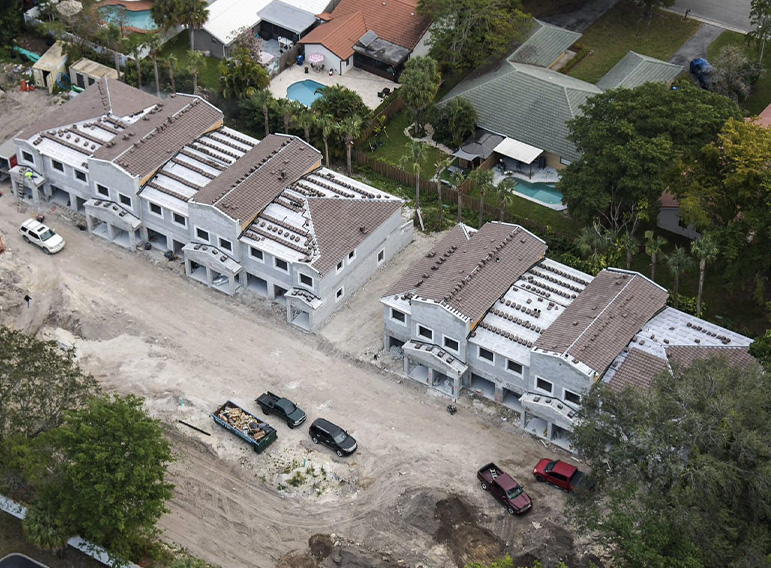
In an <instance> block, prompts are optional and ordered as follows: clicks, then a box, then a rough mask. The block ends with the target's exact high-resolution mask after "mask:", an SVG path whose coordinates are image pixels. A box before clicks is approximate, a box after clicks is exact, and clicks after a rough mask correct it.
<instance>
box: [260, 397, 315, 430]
mask: <svg viewBox="0 0 771 568" xmlns="http://www.w3.org/2000/svg"><path fill="white" fill-rule="evenodd" d="M257 404H259V405H260V407H261V408H262V411H263V412H264V413H265V414H276V415H278V416H280V417H281V418H283V419H284V420H286V425H287V426H289V427H290V428H294V427H295V426H299V425H300V424H302V423H303V422H305V419H306V418H307V416H306V415H305V412H304V411H303V410H300V409H299V408H297V406H296V405H295V403H294V402H292V401H291V400H289V399H288V398H282V397H280V396H278V395H275V394H273V393H272V392H270V391H268V392H266V393H265V394H261V395H260V396H259V398H257Z"/></svg>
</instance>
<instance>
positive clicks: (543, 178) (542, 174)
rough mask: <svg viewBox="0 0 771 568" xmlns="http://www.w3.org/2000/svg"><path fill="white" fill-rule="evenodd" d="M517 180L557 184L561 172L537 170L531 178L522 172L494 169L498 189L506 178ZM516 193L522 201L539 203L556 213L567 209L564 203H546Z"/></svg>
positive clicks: (494, 181)
mask: <svg viewBox="0 0 771 568" xmlns="http://www.w3.org/2000/svg"><path fill="white" fill-rule="evenodd" d="M509 177H512V178H515V179H521V180H522V181H526V182H528V183H551V184H554V183H557V182H558V181H559V179H560V175H559V172H558V171H557V170H555V169H554V168H543V169H542V170H537V171H535V172H533V176H532V177H529V176H528V175H527V174H523V173H522V172H517V171H502V170H501V169H500V168H497V167H495V168H493V185H495V186H496V187H497V186H498V184H499V183H501V182H502V181H503V180H504V179H506V178H509ZM514 193H516V194H517V197H521V198H522V199H527V200H528V201H532V202H533V203H537V204H538V205H543V206H544V207H548V208H549V209H552V210H554V211H564V210H565V209H567V206H566V205H564V204H562V203H544V202H543V201H539V200H538V199H535V198H534V197H530V196H529V195H525V194H524V193H520V192H518V191H516V190H514Z"/></svg>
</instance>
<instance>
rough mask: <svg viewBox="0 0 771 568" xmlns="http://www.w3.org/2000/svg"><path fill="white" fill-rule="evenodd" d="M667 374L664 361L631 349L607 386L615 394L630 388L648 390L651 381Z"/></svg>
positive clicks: (666, 366)
mask: <svg viewBox="0 0 771 568" xmlns="http://www.w3.org/2000/svg"><path fill="white" fill-rule="evenodd" d="M667 372H669V367H668V365H667V361H666V360H665V359H662V358H661V357H657V356H656V355H653V354H652V353H648V352H647V351H643V350H642V349H635V348H632V349H630V350H629V353H628V354H627V356H626V359H625V360H624V362H623V363H622V364H621V367H619V369H618V371H616V374H615V375H613V378H612V379H611V380H610V383H608V386H609V387H610V389H611V390H612V391H614V392H617V393H620V392H622V391H624V390H626V389H628V388H630V387H633V388H640V389H649V388H650V387H651V385H652V384H653V379H655V378H656V377H657V376H658V375H661V374H662V373H667Z"/></svg>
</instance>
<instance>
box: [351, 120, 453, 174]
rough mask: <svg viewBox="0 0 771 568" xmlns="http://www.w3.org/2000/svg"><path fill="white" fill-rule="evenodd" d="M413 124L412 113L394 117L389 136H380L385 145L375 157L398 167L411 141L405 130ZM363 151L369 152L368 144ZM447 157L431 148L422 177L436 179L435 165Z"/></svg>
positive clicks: (436, 149)
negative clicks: (406, 146) (443, 157)
mask: <svg viewBox="0 0 771 568" xmlns="http://www.w3.org/2000/svg"><path fill="white" fill-rule="evenodd" d="M411 123H412V118H411V117H410V113H409V111H407V110H403V111H401V112H399V113H398V114H396V115H394V117H393V118H392V119H391V121H390V122H389V123H388V126H387V128H386V133H387V136H386V135H383V134H381V135H380V136H379V142H380V141H382V142H383V145H382V146H378V148H377V150H375V152H374V153H373V156H374V157H376V158H377V159H379V160H381V161H383V162H388V163H389V164H392V165H394V166H398V165H399V160H400V159H401V157H402V156H403V155H404V154H405V153H406V151H407V150H406V148H405V145H406V144H407V142H409V141H410V139H409V138H407V136H406V135H405V134H404V130H405V129H406V128H407V127H408V126H409V125H410V124H411ZM374 140H375V139H374V138H370V140H369V141H370V142H373V141H374ZM363 151H368V150H367V149H366V144H365V145H364V148H363ZM445 155H446V154H444V152H442V151H441V150H439V149H438V148H434V147H433V146H429V148H428V152H426V159H425V160H423V163H422V164H421V167H422V175H421V177H427V178H432V177H434V173H435V172H436V167H435V166H434V164H436V162H437V161H439V159H440V158H441V157H442V156H445Z"/></svg>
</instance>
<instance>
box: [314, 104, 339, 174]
mask: <svg viewBox="0 0 771 568" xmlns="http://www.w3.org/2000/svg"><path fill="white" fill-rule="evenodd" d="M316 126H317V127H318V129H319V130H321V138H322V140H324V161H325V163H326V165H327V167H329V137H330V136H331V135H332V134H333V133H334V132H335V130H336V129H337V123H336V122H335V118H334V117H333V116H332V115H331V114H322V115H320V116H317V117H316Z"/></svg>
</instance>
